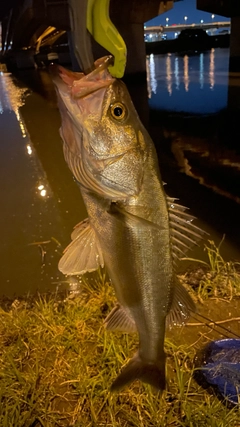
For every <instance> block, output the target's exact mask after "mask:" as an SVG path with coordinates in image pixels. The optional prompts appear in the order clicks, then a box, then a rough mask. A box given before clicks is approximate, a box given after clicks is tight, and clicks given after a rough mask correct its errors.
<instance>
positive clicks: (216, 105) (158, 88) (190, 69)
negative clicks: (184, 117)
mask: <svg viewBox="0 0 240 427" xmlns="http://www.w3.org/2000/svg"><path fill="white" fill-rule="evenodd" d="M228 55H229V52H228V49H212V50H211V51H208V52H204V53H200V54H195V55H187V54H185V55H184V56H180V55H177V54H170V53H169V54H167V55H150V57H148V58H147V73H148V82H149V84H148V94H149V99H150V107H152V108H154V109H160V110H161V109H163V110H172V111H185V112H191V113H215V112H217V111H219V110H220V109H222V108H224V107H226V106H227V96H228ZM153 64H154V65H153ZM153 70H154V72H153Z"/></svg>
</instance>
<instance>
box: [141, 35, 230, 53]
mask: <svg viewBox="0 0 240 427" xmlns="http://www.w3.org/2000/svg"><path fill="white" fill-rule="evenodd" d="M229 44H230V34H222V35H217V36H208V35H207V34H206V37H200V38H197V37H194V36H193V37H188V38H187V37H184V38H176V39H171V40H161V41H155V42H146V43H145V48H146V54H147V55H150V54H151V53H153V54H158V53H162V54H165V53H174V52H178V53H188V54H189V52H192V53H194V52H197V53H199V52H203V51H205V50H209V49H213V48H214V49H215V48H218V47H225V48H226V47H229Z"/></svg>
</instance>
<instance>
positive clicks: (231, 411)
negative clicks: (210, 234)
mask: <svg viewBox="0 0 240 427" xmlns="http://www.w3.org/2000/svg"><path fill="white" fill-rule="evenodd" d="M206 250H207V253H208V262H207V264H205V263H204V262H202V261H201V262H200V263H198V265H197V268H194V273H192V272H191V271H188V272H187V273H185V274H184V275H182V276H181V277H180V279H181V280H182V281H183V282H184V283H187V286H188V288H189V289H190V292H191V294H192V295H193V298H194V299H195V301H196V302H197V306H198V310H199V313H202V314H204V315H205V316H208V317H209V316H211V319H213V320H214V321H216V322H218V321H219V320H221V321H223V322H224V321H226V322H227V323H226V324H227V325H228V326H229V336H231V333H233V332H235V333H236V334H238V335H240V329H239V320H236V313H239V306H240V304H239V297H240V274H239V271H238V267H239V266H238V265H237V264H236V265H235V264H233V263H225V262H224V260H223V259H222V257H221V255H220V251H219V249H218V248H216V247H215V246H214V244H213V243H211V242H210V243H209V246H208V249H206ZM195 266H196V264H195ZM189 285H191V288H190V287H189ZM114 301H115V298H114V294H113V290H112V286H111V285H110V284H109V283H107V282H106V278H105V276H104V275H103V274H100V273H99V274H98V275H95V276H93V278H92V280H91V281H90V282H85V281H83V282H82V284H81V288H80V289H79V292H78V293H74V294H65V295H64V294H62V295H57V294H51V295H48V296H43V295H42V296H38V297H37V298H33V299H18V300H15V301H12V302H10V300H8V301H6V300H5V301H4V305H3V302H2V308H1V309H0V317H1V322H0V344H1V352H0V377H1V382H0V402H1V405H0V424H1V426H2V427H9V426H12V425H14V426H18V427H33V426H34V427H56V426H60V427H70V426H74V427H77V426H79V427H83V426H85V427H90V426H97V427H100V426H114V427H120V426H121V427H122V426H126V427H130V426H131V427H139V426H141V427H149V426H154V427H160V426H161V427H163V426H164V427H165V426H176V427H177V426H180V425H181V426H186V427H187V426H190V425H191V426H195V427H200V426H209V427H210V426H211V427H213V426H216V427H228V426H229V427H230V426H238V425H239V419H240V418H239V417H240V412H239V408H237V407H231V408H230V407H229V404H227V402H225V404H224V402H221V401H220V400H219V399H218V398H217V396H216V395H215V393H214V391H213V389H212V388H208V390H205V389H204V388H202V387H201V386H200V385H199V384H198V383H197V382H196V381H195V379H194V372H195V366H194V357H195V354H196V352H197V350H198V349H200V348H202V347H203V346H205V345H206V344H207V343H209V342H210V341H211V340H213V339H220V338H222V335H221V332H217V331H216V329H217V325H216V324H215V325H214V326H213V325H212V327H211V328H210V329H209V327H207V326H205V325H204V324H202V322H201V321H200V323H196V321H195V320H191V319H190V320H189V324H187V325H186V326H185V327H181V328H180V329H179V328H177V327H174V328H173V329H172V330H171V331H170V332H168V334H167V338H166V340H165V348H166V353H167V378H168V389H167V390H166V391H164V392H163V394H162V395H160V393H158V394H156V393H153V392H152V391H151V389H150V387H149V386H147V385H143V384H140V383H138V382H136V383H134V384H132V385H131V386H130V387H127V388H126V389H124V390H123V391H122V392H121V393H119V394H110V392H109V387H110V385H111V383H112V381H113V380H114V378H116V376H117V374H118V373H119V371H120V369H121V367H122V365H123V364H124V363H125V362H126V359H127V358H128V357H130V356H131V355H132V354H134V352H135V351H136V348H137V339H136V336H135V335H126V334H120V333H117V334H113V333H109V332H106V331H105V330H104V328H103V320H104V318H105V317H106V315H107V313H108V312H109V311H110V310H111V308H112V307H113V305H114ZM220 331H221V330H220ZM230 331H231V332H230Z"/></svg>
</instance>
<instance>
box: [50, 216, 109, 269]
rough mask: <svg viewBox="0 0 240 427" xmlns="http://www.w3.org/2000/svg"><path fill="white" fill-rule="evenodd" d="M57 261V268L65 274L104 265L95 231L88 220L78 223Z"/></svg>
mask: <svg viewBox="0 0 240 427" xmlns="http://www.w3.org/2000/svg"><path fill="white" fill-rule="evenodd" d="M71 237H72V239H73V241H72V242H71V243H70V245H68V246H67V247H66V249H65V251H64V253H63V256H62V258H61V259H60V261H59V264H58V268H59V270H60V271H61V272H62V273H63V274H66V275H77V274H85V273H87V272H91V271H94V270H97V269H98V268H99V266H101V267H103V266H104V260H103V255H102V251H101V247H100V244H99V242H98V239H97V236H96V234H95V231H94V230H93V228H92V227H91V225H90V224H89V220H88V219H87V220H84V221H82V222H81V223H79V224H78V225H77V226H76V227H75V229H74V231H73V233H72V236H71Z"/></svg>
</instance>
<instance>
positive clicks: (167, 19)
mask: <svg viewBox="0 0 240 427" xmlns="http://www.w3.org/2000/svg"><path fill="white" fill-rule="evenodd" d="M168 21H169V18H166V27H168Z"/></svg>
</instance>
